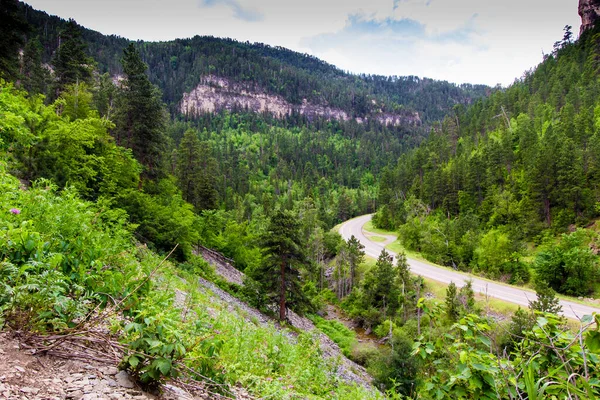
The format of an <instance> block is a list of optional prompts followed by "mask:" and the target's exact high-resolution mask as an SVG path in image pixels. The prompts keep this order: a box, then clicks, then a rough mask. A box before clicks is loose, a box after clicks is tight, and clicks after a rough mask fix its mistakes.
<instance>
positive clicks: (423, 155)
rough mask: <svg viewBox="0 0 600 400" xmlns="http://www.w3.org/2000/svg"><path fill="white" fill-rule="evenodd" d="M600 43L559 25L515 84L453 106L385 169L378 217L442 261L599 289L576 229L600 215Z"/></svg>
mask: <svg viewBox="0 0 600 400" xmlns="http://www.w3.org/2000/svg"><path fill="white" fill-rule="evenodd" d="M598 40H599V36H598V30H597V29H590V30H588V31H585V32H584V33H583V35H582V37H581V38H580V39H579V40H578V41H576V42H573V41H572V34H571V32H570V31H569V29H566V30H565V36H564V38H563V40H562V41H559V42H557V45H556V47H555V51H554V53H552V54H549V55H548V56H547V57H546V59H545V60H544V61H543V62H542V63H541V64H540V65H539V66H538V67H537V68H536V69H534V70H532V71H530V72H529V73H527V74H526V76H525V77H524V78H523V79H522V80H521V81H519V82H516V83H515V84H513V85H512V86H511V87H509V88H508V89H507V90H506V91H503V92H497V93H495V94H493V95H492V96H491V97H490V98H489V99H485V100H480V101H478V102H476V103H475V104H474V105H473V106H472V107H469V108H462V109H459V108H457V109H455V112H454V114H452V115H450V116H448V117H446V119H445V120H444V122H443V124H442V126H441V129H440V130H438V131H437V132H436V133H435V134H434V135H432V136H431V137H430V138H429V139H428V140H427V141H426V143H424V144H423V145H422V146H419V148H417V149H415V150H414V151H411V152H409V153H407V154H405V155H403V156H402V157H401V158H400V159H399V160H398V164H397V166H396V167H394V168H390V169H389V170H387V171H386V172H385V173H383V174H382V176H381V181H380V184H381V185H380V192H379V199H380V202H381V204H384V206H383V207H382V208H380V211H379V213H378V215H377V217H376V218H375V220H376V221H377V224H379V226H382V227H383V226H385V227H388V228H392V229H399V231H400V236H401V238H402V240H403V243H404V244H405V246H406V247H407V248H408V249H410V250H416V251H421V252H423V254H424V255H426V257H428V258H429V259H431V260H432V261H435V262H438V263H442V264H444V265H447V266H452V267H454V268H459V269H462V270H469V271H471V270H472V271H475V272H478V273H480V274H483V275H485V276H487V277H490V278H494V279H502V280H506V281H509V282H511V283H525V282H528V281H529V280H530V279H531V280H532V281H534V280H535V281H545V282H546V283H548V284H549V285H550V286H551V287H552V288H553V289H554V290H556V291H558V292H560V293H564V294H568V295H573V296H589V295H591V294H592V293H594V292H596V293H597V288H598V282H599V280H598V279H599V276H598V272H597V250H596V249H597V245H596V243H597V241H598V238H597V236H596V233H595V230H586V229H582V228H586V227H591V226H592V225H593V224H594V222H595V221H596V220H597V218H598V216H599V215H600V214H599V211H600V209H599V208H598V199H599V198H600V175H599V169H598V168H599V166H600V159H599V158H598V155H599V154H600V147H599V145H600V136H599V133H598V120H597V117H598V112H599V110H600V103H598V97H597V93H598V91H599V89H600V87H599V84H598V82H599V72H598V71H599V70H598V59H600V53H599V51H598ZM398 193H401V195H402V197H401V198H398V196H397V195H396V194H398ZM557 235H561V236H560V239H558V238H555V236H557ZM534 247H539V252H537V251H532V250H533V248H534ZM574 252H580V253H579V254H580V256H581V257H580V258H578V261H577V263H576V264H575V265H571V264H570V262H569V261H568V259H569V258H570V257H572V254H573V253H574ZM570 254H571V255H570Z"/></svg>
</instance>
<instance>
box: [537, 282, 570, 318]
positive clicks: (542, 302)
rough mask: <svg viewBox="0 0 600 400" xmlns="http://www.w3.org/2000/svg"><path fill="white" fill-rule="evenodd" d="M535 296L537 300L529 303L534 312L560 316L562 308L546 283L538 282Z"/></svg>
mask: <svg viewBox="0 0 600 400" xmlns="http://www.w3.org/2000/svg"><path fill="white" fill-rule="evenodd" d="M535 294H536V299H535V300H534V301H530V302H529V308H530V309H531V310H532V311H539V312H544V313H552V314H559V313H560V312H561V311H562V306H561V305H560V303H559V300H558V299H557V298H556V293H555V292H554V290H552V288H550V287H548V285H547V284H546V283H544V282H536V285H535Z"/></svg>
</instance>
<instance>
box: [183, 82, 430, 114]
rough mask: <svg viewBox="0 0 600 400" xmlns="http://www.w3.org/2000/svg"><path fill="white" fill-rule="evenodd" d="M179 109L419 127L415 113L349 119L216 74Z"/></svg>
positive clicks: (335, 111) (332, 110)
mask: <svg viewBox="0 0 600 400" xmlns="http://www.w3.org/2000/svg"><path fill="white" fill-rule="evenodd" d="M373 101H374V100H373ZM374 105H376V103H374ZM179 110H180V112H181V113H182V114H186V115H188V116H195V115H199V114H203V113H214V112H220V111H224V110H226V111H240V110H241V111H246V110H247V111H252V112H255V113H261V114H262V113H267V114H271V116H273V117H275V118H277V119H282V118H285V117H286V116H290V115H292V114H300V115H302V116H305V117H306V118H307V119H308V120H309V121H313V120H315V119H317V118H325V119H327V120H338V121H348V120H350V119H352V118H354V119H355V120H356V122H358V123H363V122H365V120H366V119H368V118H373V119H375V120H376V121H378V122H379V123H381V124H384V125H391V126H400V125H412V126H419V125H421V118H420V117H419V113H418V112H409V111H405V112H402V113H390V112H380V113H377V114H375V115H372V116H371V117H365V118H359V117H352V116H351V115H349V114H348V113H347V112H346V111H344V110H341V109H339V108H334V107H328V106H324V105H319V104H313V103H310V102H308V101H307V100H306V99H304V100H303V102H302V104H299V105H296V104H291V103H289V102H288V101H286V100H285V99H284V98H283V97H282V96H280V95H275V94H271V93H268V92H267V91H265V90H263V89H262V88H260V87H256V86H254V87H252V86H250V85H243V84H240V83H237V82H234V81H232V80H230V79H227V78H223V77H218V76H215V75H208V76H204V77H202V78H201V81H200V83H199V84H198V86H196V88H195V89H194V90H192V91H190V92H188V93H184V94H183V99H182V100H181V103H180V106H179Z"/></svg>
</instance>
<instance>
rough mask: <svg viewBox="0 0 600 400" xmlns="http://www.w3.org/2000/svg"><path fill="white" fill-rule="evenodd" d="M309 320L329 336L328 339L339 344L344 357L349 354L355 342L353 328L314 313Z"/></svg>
mask: <svg viewBox="0 0 600 400" xmlns="http://www.w3.org/2000/svg"><path fill="white" fill-rule="evenodd" d="M311 320H312V321H313V322H314V324H315V326H316V327H317V328H319V329H320V330H321V331H322V332H323V333H324V334H326V335H327V336H328V337H329V339H331V340H333V341H334V342H335V344H337V345H338V346H340V349H341V350H342V353H344V355H345V356H346V357H349V356H350V354H351V353H352V350H353V348H354V346H355V345H356V343H357V341H356V333H355V332H354V331H353V330H351V329H349V328H347V327H346V326H345V325H344V324H342V323H341V322H339V321H336V320H326V319H324V318H321V317H319V316H316V315H315V316H312V317H311Z"/></svg>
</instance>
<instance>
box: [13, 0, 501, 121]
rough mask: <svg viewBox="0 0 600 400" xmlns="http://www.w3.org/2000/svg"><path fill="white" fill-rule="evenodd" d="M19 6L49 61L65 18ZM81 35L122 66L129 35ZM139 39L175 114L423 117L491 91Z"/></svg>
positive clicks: (92, 49)
mask: <svg viewBox="0 0 600 400" xmlns="http://www.w3.org/2000/svg"><path fill="white" fill-rule="evenodd" d="M20 10H21V13H22V15H23V16H24V17H25V19H26V20H27V22H29V23H30V24H31V25H32V26H33V27H34V32H33V33H32V34H30V36H36V35H37V36H38V37H39V39H40V41H41V42H42V45H43V48H44V52H43V60H44V61H45V62H49V61H50V59H51V57H52V55H53V54H54V53H55V51H56V49H57V47H58V44H59V32H60V31H61V30H62V29H64V27H65V26H66V21H65V20H63V19H61V18H58V17H55V16H50V15H48V14H46V13H45V12H42V11H37V10H34V9H33V8H32V7H30V6H29V5H26V4H24V3H21V4H20ZM82 36H83V38H84V40H85V42H86V44H87V46H88V52H89V55H90V56H92V57H93V58H94V59H95V60H96V62H97V64H98V70H99V71H100V72H101V73H104V72H108V73H109V74H111V75H113V76H118V75H119V74H121V73H122V67H121V64H120V59H121V57H122V55H123V49H124V48H125V47H126V46H127V44H128V43H129V40H127V39H125V38H121V37H118V36H114V35H111V36H107V35H102V34H101V33H98V32H95V31H92V30H89V29H85V28H82ZM135 45H136V47H137V48H138V50H139V51H140V53H141V55H142V58H143V60H144V61H145V62H146V63H147V64H148V66H149V74H150V80H151V81H152V82H153V83H154V84H155V85H157V86H158V87H159V88H160V89H161V90H162V92H163V100H164V101H165V103H166V104H167V105H168V106H169V109H170V111H171V112H172V113H173V114H174V115H175V114H178V113H179V112H181V111H183V112H184V113H186V114H190V115H193V114H201V113H204V112H212V111H220V110H236V109H250V110H252V111H254V112H265V111H270V112H271V114H272V115H273V116H275V117H278V118H280V117H283V116H284V115H291V114H294V113H298V114H301V115H304V116H306V117H307V119H309V120H314V119H316V118H322V117H324V118H325V119H339V120H348V119H356V120H357V121H359V122H363V121H364V120H365V119H369V118H371V119H374V120H376V121H378V122H380V123H383V124H392V125H400V124H407V125H420V124H421V123H429V122H433V121H436V120H438V119H441V118H442V117H443V116H444V115H445V113H446V112H448V111H449V110H451V109H452V107H454V106H455V105H457V104H461V105H468V104H471V103H472V102H473V101H474V100H476V99H478V98H481V97H483V96H486V95H488V94H489V93H490V91H491V89H490V88H489V87H487V86H484V85H469V84H463V85H455V84H452V83H448V82H442V81H436V80H432V79H427V78H418V77H415V76H408V77H384V76H377V75H352V74H349V73H346V72H344V71H341V70H340V69H338V68H337V67H335V66H333V65H331V64H328V63H326V62H324V61H322V60H319V59H318V58H316V57H314V56H311V55H308V54H301V53H297V52H294V51H291V50H288V49H285V48H282V47H272V46H269V45H265V44H260V43H254V44H251V43H249V42H238V41H236V40H232V39H221V38H215V37H210V36H203V37H201V36H195V37H193V38H188V39H176V40H172V41H167V42H144V41H138V42H136V43H135ZM208 93H210V94H211V96H212V97H213V99H211V100H209V102H210V104H207V103H206V102H207V101H206V100H205V101H204V102H198V101H195V100H194V99H197V98H198V97H199V96H200V97H203V98H205V97H206V94H208ZM209 97H210V96H209Z"/></svg>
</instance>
